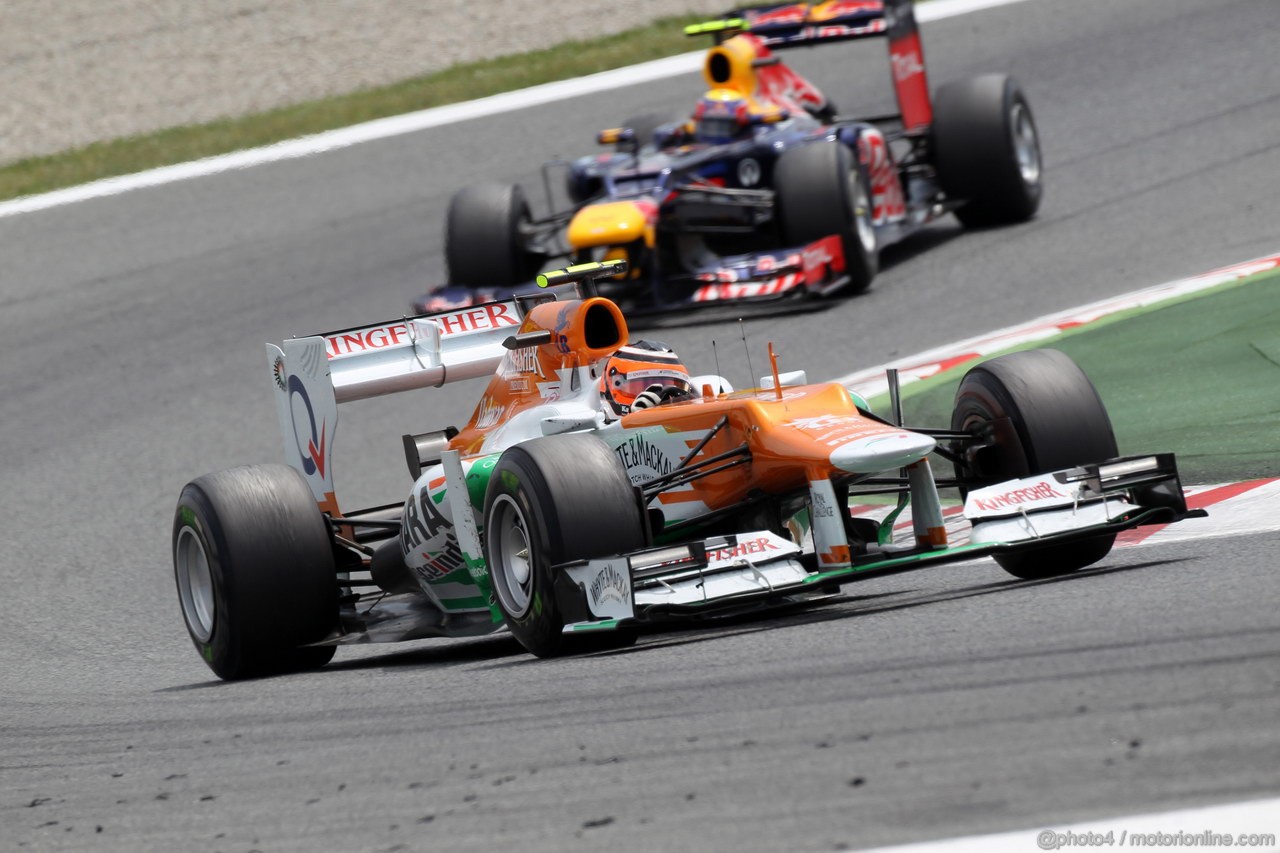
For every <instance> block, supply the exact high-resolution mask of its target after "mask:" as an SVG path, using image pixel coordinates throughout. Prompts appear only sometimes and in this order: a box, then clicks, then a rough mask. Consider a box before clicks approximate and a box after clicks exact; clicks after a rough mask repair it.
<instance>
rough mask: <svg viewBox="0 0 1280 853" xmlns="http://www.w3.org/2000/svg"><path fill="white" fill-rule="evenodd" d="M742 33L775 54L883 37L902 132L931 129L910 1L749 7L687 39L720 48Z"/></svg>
mask: <svg viewBox="0 0 1280 853" xmlns="http://www.w3.org/2000/svg"><path fill="white" fill-rule="evenodd" d="M739 33H750V34H751V35H752V36H754V37H755V38H757V39H759V40H760V41H761V43H763V44H764V45H765V46H766V47H768V48H770V49H773V50H781V49H783V48H791V47H808V46H812V45H815V44H825V43H828V42H836V41H848V40H850V39H862V38H871V37H877V36H885V37H887V38H888V40H889V66H890V71H891V73H892V77H893V87H894V92H895V93H896V95H897V98H898V109H899V111H900V112H901V114H902V123H903V127H904V128H905V129H906V130H908V131H916V130H927V129H928V128H929V126H930V125H932V124H933V106H932V103H931V101H930V99H929V82H928V78H927V76H926V74H925V65H924V48H923V46H922V45H921V42H920V32H919V28H918V27H917V25H916V18H915V10H914V8H913V3H912V0H823V2H817V3H779V4H776V5H762V6H750V7H745V8H741V9H733V10H730V11H729V12H727V13H726V14H725V15H724V16H723V17H722V18H720V19H719V20H716V21H708V22H705V23H702V24H693V25H691V26H689V27H686V28H685V34H686V35H690V36H697V35H712V36H714V37H715V39H716V41H717V43H719V42H721V41H723V40H724V39H727V38H730V37H732V36H735V35H737V34H739Z"/></svg>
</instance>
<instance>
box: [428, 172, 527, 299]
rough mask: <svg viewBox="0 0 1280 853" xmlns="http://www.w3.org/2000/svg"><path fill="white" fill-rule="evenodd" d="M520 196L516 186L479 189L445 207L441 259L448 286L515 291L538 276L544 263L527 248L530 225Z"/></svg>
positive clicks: (462, 193) (471, 189)
mask: <svg viewBox="0 0 1280 853" xmlns="http://www.w3.org/2000/svg"><path fill="white" fill-rule="evenodd" d="M532 220H533V217H532V216H531V214H530V213H529V203H528V201H526V200H525V197H524V191H523V190H522V189H520V187H519V186H516V185H514V184H479V185H477V186H474V187H467V188H466V189H463V190H459V191H458V192H457V193H455V194H454V196H453V198H452V199H450V201H449V213H448V215H447V217H446V220H445V235H444V257H445V264H446V265H447V266H448V270H449V272H448V278H449V283H450V284H456V285H464V286H467V287H515V286H517V285H521V284H528V283H529V282H531V281H532V280H533V278H534V276H536V275H537V274H538V270H539V269H541V267H542V262H543V260H544V258H543V257H542V255H540V254H537V253H535V252H530V251H529V250H528V249H527V248H526V246H525V235H524V233H522V232H523V230H524V229H523V226H526V225H527V224H528V223H530V222H532Z"/></svg>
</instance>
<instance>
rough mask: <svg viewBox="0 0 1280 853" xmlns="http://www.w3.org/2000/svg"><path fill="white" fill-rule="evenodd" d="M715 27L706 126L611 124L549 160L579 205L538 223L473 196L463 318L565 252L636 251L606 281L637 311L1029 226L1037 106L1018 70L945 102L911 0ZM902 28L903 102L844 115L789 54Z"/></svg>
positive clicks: (975, 82) (421, 304)
mask: <svg viewBox="0 0 1280 853" xmlns="http://www.w3.org/2000/svg"><path fill="white" fill-rule="evenodd" d="M688 31H689V32H690V34H704V33H705V34H711V35H713V36H714V37H715V39H716V44H715V46H713V47H712V48H710V50H709V51H708V52H707V55H706V59H705V61H704V63H703V76H704V77H705V79H706V82H707V84H708V85H709V86H710V87H711V89H710V91H708V92H707V93H706V95H705V96H704V97H703V98H702V99H701V100H700V101H699V103H698V105H697V109H696V110H695V112H694V114H693V117H692V118H691V119H689V120H687V121H686V120H680V121H677V122H672V123H662V118H661V117H655V116H651V115H650V116H639V117H636V118H634V119H631V120H629V121H628V122H627V126H626V127H624V128H616V129H612V130H606V131H602V132H601V133H600V134H599V137H598V140H599V141H600V142H601V143H602V144H606V145H609V146H611V150H610V152H609V153H603V154H599V155H592V156H586V157H582V158H580V159H578V160H576V161H574V162H572V163H566V162H564V161H553V162H551V163H548V164H546V165H544V167H543V177H544V183H545V184H546V187H547V196H548V199H547V204H548V206H549V207H553V208H555V207H563V205H562V203H560V202H558V201H557V198H558V195H557V196H556V198H553V194H552V192H551V189H550V188H551V186H552V185H553V179H554V178H557V177H561V176H565V171H566V170H567V177H566V180H565V187H566V194H567V196H568V205H567V207H563V209H559V210H555V211H554V212H552V213H551V214H550V215H549V216H547V217H546V218H544V219H534V218H533V217H532V215H531V213H530V207H529V204H528V202H527V201H526V198H525V195H524V192H523V190H522V189H521V188H520V187H519V186H518V185H499V184H483V185H478V186H473V187H468V188H466V189H463V190H461V191H460V192H458V193H457V194H456V195H455V196H454V197H453V199H452V201H451V203H450V206H449V211H448V215H447V219H446V233H445V259H446V263H447V266H448V278H449V285H447V286H444V287H442V288H437V289H436V290H434V291H432V292H431V293H428V294H427V295H426V296H423V297H419V298H418V300H416V302H415V309H416V310H418V311H435V310H446V309H448V308H453V307H460V306H465V305H471V304H476V303H478V302H481V301H485V300H490V299H505V298H508V297H509V296H510V295H511V293H512V292H514V291H516V290H519V289H521V288H525V289H532V287H531V283H532V280H533V277H534V275H535V274H536V273H537V272H538V271H539V270H540V269H543V268H544V267H545V266H546V265H547V264H548V263H558V262H562V261H568V262H570V263H584V262H589V261H600V260H606V259H614V258H618V259H624V260H626V261H627V262H628V264H629V272H628V273H627V274H626V276H625V277H624V278H623V279H621V280H619V281H616V282H605V283H602V295H606V296H609V297H611V298H613V299H614V300H615V301H617V302H619V303H620V304H621V305H622V307H623V308H624V309H625V310H626V311H627V312H628V314H632V315H635V314H638V313H640V312H643V311H662V310H669V309H672V308H677V307H681V306H685V307H697V306H706V305H711V304H716V303H723V301H725V300H733V301H735V302H741V301H744V300H766V301H772V300H778V299H785V298H793V297H804V296H811V297H812V296H823V295H827V294H831V293H834V292H836V291H843V292H845V293H857V292H860V291H862V290H864V289H865V288H866V287H868V285H870V283H871V280H872V278H873V277H874V276H875V274H876V271H877V269H878V266H879V260H878V258H879V250H880V249H881V248H882V247H884V246H886V245H888V244H890V243H894V242H897V241H899V240H901V239H903V238H905V237H907V236H908V235H910V234H912V233H914V232H916V231H918V230H919V229H921V228H922V227H924V226H925V225H927V224H928V223H930V222H932V221H933V220H935V219H936V218H938V217H939V216H941V215H943V214H945V213H948V212H953V213H955V215H956V216H957V217H959V219H960V221H961V222H962V223H964V224H966V225H984V226H985V225H995V224H1003V223H1016V222H1021V221H1024V220H1028V219H1030V218H1031V217H1032V216H1033V215H1034V214H1035V212H1036V209H1037V208H1038V206H1039V203H1040V197H1041V169H1040V162H1041V161H1040V147H1039V142H1038V139H1037V136H1036V127H1035V123H1034V121H1033V120H1032V116H1031V110H1030V107H1029V106H1028V104H1027V101H1026V98H1025V97H1024V96H1023V94H1022V92H1021V90H1020V89H1019V87H1018V85H1017V84H1016V83H1015V82H1014V81H1013V80H1012V79H1011V78H1010V77H1008V76H1007V75H1004V74H986V75H980V76H977V77H973V78H970V79H965V80H960V81H957V82H953V83H950V84H947V85H944V86H942V87H941V88H940V89H939V90H938V91H937V93H936V95H935V96H934V97H933V98H931V97H930V93H929V84H928V80H927V77H926V74H925V64H924V54H923V51H922V47H921V41H920V37H919V33H918V31H917V27H916V21H915V16H914V12H913V11H912V3H911V0H885V2H881V0H843V2H835V0H831V2H821V3H815V4H808V3H789V4H782V5H778V4H774V5H768V6H755V7H750V8H746V9H741V10H735V11H732V12H730V13H728V15H727V16H726V18H725V19H723V20H719V21H714V22H710V23H707V24H702V25H697V26H694V27H690V28H689V30H688ZM878 37H887V41H888V49H889V66H890V71H891V77H892V81H893V85H894V90H895V93H896V95H897V102H898V107H899V113H898V114H896V115H890V116H880V117H869V118H861V119H855V118H837V117H836V116H835V109H834V107H833V106H832V104H831V102H830V101H829V100H828V99H827V97H826V96H825V95H823V93H822V92H820V91H819V90H818V89H817V87H815V86H814V85H813V84H812V83H810V82H809V81H808V80H806V79H805V78H804V77H802V76H801V75H800V74H798V73H796V72H795V71H794V70H792V69H791V68H789V67H787V66H786V65H785V64H783V63H782V62H781V61H780V59H779V57H778V56H777V55H776V53H775V51H779V50H783V49H787V48H793V47H804V46H812V45H820V44H827V43H832V42H840V41H848V40H855V39H866V38H878Z"/></svg>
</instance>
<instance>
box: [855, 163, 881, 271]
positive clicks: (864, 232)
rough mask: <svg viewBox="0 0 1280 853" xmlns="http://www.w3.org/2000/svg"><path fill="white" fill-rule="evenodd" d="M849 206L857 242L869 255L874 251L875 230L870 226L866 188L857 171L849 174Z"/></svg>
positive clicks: (868, 199)
mask: <svg viewBox="0 0 1280 853" xmlns="http://www.w3.org/2000/svg"><path fill="white" fill-rule="evenodd" d="M849 205H850V211H849V212H850V213H852V214H853V227H854V231H855V232H856V233H857V235H858V242H859V243H861V244H862V248H863V249H864V250H865V251H866V252H867V254H870V253H871V252H874V251H875V249H876V229H875V226H874V225H872V224H871V196H870V195H868V194H867V188H866V186H865V185H864V184H863V182H862V179H861V178H860V177H859V175H858V170H857V169H853V170H852V171H850V172H849Z"/></svg>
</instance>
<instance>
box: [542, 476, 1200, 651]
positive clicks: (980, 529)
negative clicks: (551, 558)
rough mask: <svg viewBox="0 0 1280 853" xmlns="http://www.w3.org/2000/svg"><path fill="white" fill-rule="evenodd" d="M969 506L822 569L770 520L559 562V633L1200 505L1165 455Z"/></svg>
mask: <svg viewBox="0 0 1280 853" xmlns="http://www.w3.org/2000/svg"><path fill="white" fill-rule="evenodd" d="M1108 466H1110V467H1108ZM1126 466H1128V468H1127V471H1128V473H1126ZM1139 466H1145V468H1144V470H1143V473H1139V474H1133V473H1132V471H1133V470H1134V469H1135V468H1136V467H1139ZM1048 492H1056V493H1057V495H1056V496H1053V495H1049V494H1047V493H1048ZM966 514H967V515H969V517H970V521H972V523H973V528H974V531H973V537H972V538H971V540H970V541H969V542H968V543H966V544H962V545H953V546H946V547H942V548H934V549H924V548H920V547H915V546H911V547H898V548H895V547H894V546H887V547H878V546H875V545H872V546H870V547H869V548H868V549H867V552H866V553H865V554H863V555H862V556H861V557H859V558H857V559H855V560H854V562H853V565H852V566H849V567H848V568H841V569H835V570H826V571H823V570H820V569H819V568H818V567H817V565H816V561H815V560H814V558H813V555H812V554H807V553H804V552H802V550H801V549H800V547H799V546H797V545H796V544H795V543H794V542H792V541H790V540H788V539H785V538H783V537H781V536H778V535H777V534H775V533H772V532H770V531H767V530H764V531H755V532H750V533H739V534H735V535H729V536H721V537H715V538H712V539H705V540H697V541H694V542H690V543H685V544H681V545H677V546H665V547H658V548H650V549H646V550H644V551H640V552H637V553H634V554H624V555H617V556H613V557H606V558H600V559H595V560H585V561H578V562H574V563H569V564H566V565H563V566H560V567H558V572H557V577H556V599H557V602H558V604H559V606H560V608H561V612H562V613H563V614H564V615H565V619H566V623H567V625H566V628H565V630H566V632H578V631H592V630H609V629H614V628H618V627H625V626H627V625H630V624H637V623H643V622H650V621H660V620H664V619H678V618H698V617H708V616H716V615H724V614H727V613H734V612H739V611H742V610H746V609H753V608H757V607H760V606H763V605H774V604H786V603H796V602H803V601H806V600H810V599H814V598H818V597H824V596H827V595H830V594H831V593H832V592H833V591H834V590H835V589H836V588H837V587H839V586H842V585H843V584H846V583H850V582H853V581H857V580H863V579H866V578H872V577H880V576H883V575H888V574H895V573H899V572H906V571H912V570H915V569H919V568H925V567H927V566H933V565H941V564H944V563H954V562H958V561H962V560H970V559H974V558H978V557H988V556H997V555H1000V554H1015V553H1020V552H1027V551H1039V550H1050V549H1053V548H1057V547H1060V546H1065V545H1070V544H1072V543H1077V542H1080V541H1083V540H1087V539H1092V538H1096V537H1102V536H1109V535H1114V534H1117V533H1120V532H1121V531H1124V530H1129V529H1132V528H1135V527H1139V526H1142V525H1148V524H1169V523H1172V522H1175V521H1180V520H1182V519H1184V518H1191V517H1199V516H1204V515H1206V513H1205V512H1204V510H1188V509H1187V506H1186V502H1185V499H1184V497H1183V494H1182V487H1181V484H1180V482H1179V480H1178V475H1177V469H1176V467H1175V465H1174V461H1173V456H1172V454H1160V455H1158V456H1150V457H1130V458H1126V459H1121V460H1112V461H1111V462H1109V463H1104V464H1100V465H1090V466H1083V467H1081V468H1077V469H1069V470H1063V471H1058V472H1053V473H1051V474H1045V475H1041V476H1038V477H1033V478H1027V479H1024V480H1012V481H1008V482H1005V483H1000V484H997V485H994V486H990V487H987V488H984V489H977V490H974V491H973V492H972V493H971V494H970V495H969V499H968V502H967V512H966Z"/></svg>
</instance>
